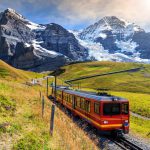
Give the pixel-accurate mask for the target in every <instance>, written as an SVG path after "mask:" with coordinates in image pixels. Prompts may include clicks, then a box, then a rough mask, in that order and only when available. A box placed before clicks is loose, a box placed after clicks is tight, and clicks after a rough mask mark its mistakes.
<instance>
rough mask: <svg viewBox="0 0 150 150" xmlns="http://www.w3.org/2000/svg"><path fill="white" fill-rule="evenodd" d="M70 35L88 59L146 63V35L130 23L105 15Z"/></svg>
mask: <svg viewBox="0 0 150 150" xmlns="http://www.w3.org/2000/svg"><path fill="white" fill-rule="evenodd" d="M74 35H75V36H76V38H78V40H79V42H80V43H81V45H83V46H85V47H87V48H88V50H89V57H91V58H92V59H96V60H111V61H130V62H144V63H150V44H149V42H146V41H147V40H150V34H149V33H146V32H145V31H144V30H143V29H142V28H140V27H139V26H138V25H136V24H134V23H129V22H127V21H125V20H123V19H119V18H117V17H115V16H110V17H109V16H107V17H104V18H102V19H101V20H99V21H98V22H96V23H95V24H93V25H90V26H89V27H87V28H86V29H84V30H83V31H82V32H80V33H79V32H78V34H77V33H74ZM146 37H147V40H145V38H146ZM144 40H145V42H144ZM142 41H143V42H142Z"/></svg>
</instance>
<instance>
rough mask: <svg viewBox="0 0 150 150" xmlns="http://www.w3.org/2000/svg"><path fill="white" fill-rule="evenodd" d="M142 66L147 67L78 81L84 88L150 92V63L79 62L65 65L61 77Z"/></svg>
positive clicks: (69, 77)
mask: <svg viewBox="0 0 150 150" xmlns="http://www.w3.org/2000/svg"><path fill="white" fill-rule="evenodd" d="M141 66H144V67H145V69H143V70H141V71H138V72H133V73H121V74H116V75H109V76H104V77H95V78H91V79H86V80H82V81H78V82H81V86H82V87H84V88H91V89H97V88H108V89H110V90H111V91H126V92H137V93H150V88H149V87H150V65H144V64H136V63H116V62H90V63H79V64H73V65H68V66H65V67H63V69H65V72H64V73H63V74H61V75H60V76H59V78H61V79H63V80H68V79H73V78H78V77H81V76H87V75H94V74H101V73H107V72H112V71H119V70H126V69H131V68H136V67H141ZM74 83H75V82H74Z"/></svg>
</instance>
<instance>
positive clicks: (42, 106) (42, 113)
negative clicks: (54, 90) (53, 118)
mask: <svg viewBox="0 0 150 150" xmlns="http://www.w3.org/2000/svg"><path fill="white" fill-rule="evenodd" d="M43 116H44V96H42V118H43Z"/></svg>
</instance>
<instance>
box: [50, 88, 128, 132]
mask: <svg viewBox="0 0 150 150" xmlns="http://www.w3.org/2000/svg"><path fill="white" fill-rule="evenodd" d="M52 89H53V88H52ZM52 96H53V97H54V89H53V90H52ZM56 100H57V101H58V102H59V103H61V104H62V105H64V106H65V107H66V108H68V109H69V110H71V111H72V113H73V114H74V115H77V116H79V117H81V118H83V119H85V120H86V121H87V122H89V123H90V124H92V125H93V126H95V127H96V128H97V129H99V130H101V131H117V132H118V133H119V132H123V133H124V134H127V133H128V132H129V101H128V100H126V99H124V98H120V97H115V96H108V95H107V96H99V95H96V94H93V93H92V94H91V93H87V92H81V91H75V90H70V89H65V88H64V87H63V88H62V87H57V94H56Z"/></svg>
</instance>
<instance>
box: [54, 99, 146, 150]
mask: <svg viewBox="0 0 150 150" xmlns="http://www.w3.org/2000/svg"><path fill="white" fill-rule="evenodd" d="M55 104H56V106H57V107H58V108H60V109H61V110H62V111H64V112H65V113H66V114H67V115H68V117H70V118H72V117H73V116H72V115H71V112H69V110H67V109H66V108H65V107H63V106H62V105H59V103H57V102H56V103H55ZM63 108H65V109H63ZM72 119H73V120H74V122H75V123H76V124H77V125H78V126H79V127H81V128H82V129H83V130H84V131H85V132H87V133H90V132H91V130H92V134H93V137H95V138H101V137H103V138H106V140H105V141H107V140H108V141H112V142H113V143H114V144H116V145H117V146H118V147H120V149H122V150H143V149H142V148H140V147H139V146H137V145H136V144H134V143H133V142H131V141H129V140H127V139H126V138H125V137H120V138H114V137H110V135H109V136H108V135H105V134H101V133H98V132H96V131H97V130H94V129H95V128H94V127H93V126H91V125H90V124H89V123H88V122H86V121H85V120H84V119H81V120H80V119H79V118H78V119H79V120H80V121H79V122H78V121H77V120H76V119H75V117H73V118H72ZM85 122H86V125H85ZM84 125H85V127H83V126H84ZM93 131H94V132H93ZM90 138H91V139H92V140H93V139H94V138H92V137H90ZM98 143H99V144H97V145H98V147H99V145H101V142H100V141H99V142H98Z"/></svg>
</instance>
